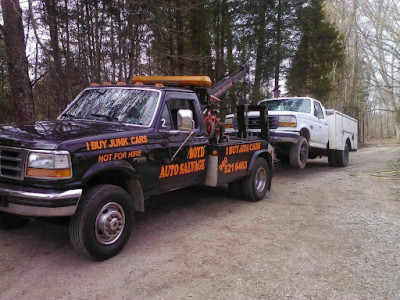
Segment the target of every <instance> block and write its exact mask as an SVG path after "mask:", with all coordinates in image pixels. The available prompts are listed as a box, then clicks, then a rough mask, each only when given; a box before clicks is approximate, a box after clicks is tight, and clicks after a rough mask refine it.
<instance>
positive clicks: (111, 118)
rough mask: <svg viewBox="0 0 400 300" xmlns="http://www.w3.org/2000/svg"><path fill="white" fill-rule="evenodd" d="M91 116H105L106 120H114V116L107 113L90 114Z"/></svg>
mask: <svg viewBox="0 0 400 300" xmlns="http://www.w3.org/2000/svg"><path fill="white" fill-rule="evenodd" d="M90 115H91V116H93V117H97V118H106V119H107V120H108V121H115V119H116V118H113V117H110V116H109V115H102V114H90Z"/></svg>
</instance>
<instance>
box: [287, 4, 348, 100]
mask: <svg viewBox="0 0 400 300" xmlns="http://www.w3.org/2000/svg"><path fill="white" fill-rule="evenodd" d="M298 20H299V28H300V30H301V32H302V35H301V40H300V44H299V47H298V49H297V52H296V55H295V57H294V59H293V61H292V65H291V68H290V69H289V73H288V78H287V88H288V90H289V93H290V94H291V95H299V96H306V95H308V96H313V97H316V98H317V99H319V100H321V101H322V102H324V101H326V100H327V98H328V96H329V93H330V92H331V91H332V82H331V78H330V76H329V74H330V72H331V71H332V69H333V68H334V67H336V68H338V67H340V66H341V65H343V62H344V47H343V44H342V40H341V36H340V34H339V33H338V31H337V30H336V29H335V28H334V27H333V26H332V25H331V24H330V23H329V22H327V21H326V19H325V16H324V13H323V8H322V1H320V0H312V1H311V3H310V5H308V6H305V7H301V8H299V9H298Z"/></svg>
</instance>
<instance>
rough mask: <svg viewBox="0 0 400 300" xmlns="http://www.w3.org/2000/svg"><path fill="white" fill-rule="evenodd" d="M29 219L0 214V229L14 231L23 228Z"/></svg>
mask: <svg viewBox="0 0 400 300" xmlns="http://www.w3.org/2000/svg"><path fill="white" fill-rule="evenodd" d="M29 220H30V219H29V218H24V217H20V216H17V215H13V214H9V213H6V212H0V228H2V229H7V230H8V229H15V228H20V227H22V226H25V225H26V224H28V223H29Z"/></svg>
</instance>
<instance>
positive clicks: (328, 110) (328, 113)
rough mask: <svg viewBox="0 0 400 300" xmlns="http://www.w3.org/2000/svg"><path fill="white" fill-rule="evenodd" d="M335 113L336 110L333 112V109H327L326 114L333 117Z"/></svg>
mask: <svg viewBox="0 0 400 300" xmlns="http://www.w3.org/2000/svg"><path fill="white" fill-rule="evenodd" d="M334 113H335V110H333V109H327V110H326V114H327V115H333V114H334Z"/></svg>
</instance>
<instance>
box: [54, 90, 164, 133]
mask: <svg viewBox="0 0 400 300" xmlns="http://www.w3.org/2000/svg"><path fill="white" fill-rule="evenodd" d="M159 98H160V93H159V92H158V91H154V90H147V89H133V88H112V87H110V88H91V89H87V90H85V91H84V92H83V93H82V94H81V95H80V96H79V98H78V99H77V100H76V101H74V102H73V103H72V104H71V105H70V107H69V108H68V109H67V110H66V111H65V112H64V113H63V114H62V115H61V118H68V119H71V118H74V119H75V118H76V119H90V120H103V121H110V122H114V121H115V122H120V123H128V124H136V125H144V126H148V125H150V123H151V122H152V120H153V117H154V114H155V112H156V110H157V105H158V101H159Z"/></svg>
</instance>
